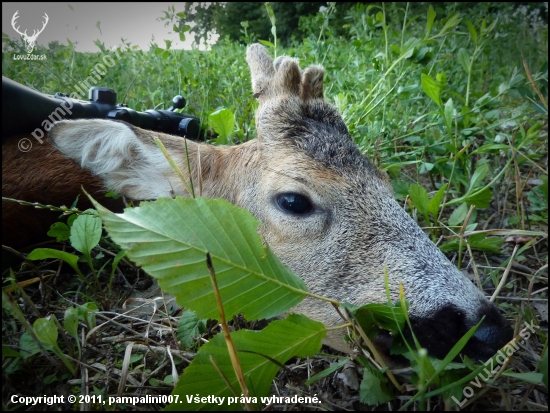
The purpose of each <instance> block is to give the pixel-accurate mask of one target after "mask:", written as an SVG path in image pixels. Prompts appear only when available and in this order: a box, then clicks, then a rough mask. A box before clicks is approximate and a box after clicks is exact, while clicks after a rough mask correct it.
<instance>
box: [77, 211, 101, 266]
mask: <svg viewBox="0 0 550 413" xmlns="http://www.w3.org/2000/svg"><path fill="white" fill-rule="evenodd" d="M70 239H71V245H72V246H73V248H74V249H75V250H77V251H80V252H81V253H83V254H84V255H85V256H86V257H89V256H90V251H91V250H92V249H93V248H94V247H95V246H97V244H99V240H100V239H101V220H100V219H99V217H97V216H93V215H80V216H79V217H78V218H77V219H75V220H74V222H73V225H72V226H71V238H70Z"/></svg>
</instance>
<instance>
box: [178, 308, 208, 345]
mask: <svg viewBox="0 0 550 413" xmlns="http://www.w3.org/2000/svg"><path fill="white" fill-rule="evenodd" d="M205 331H206V322H205V320H201V319H199V318H198V317H197V316H196V315H195V313H194V312H193V311H190V310H186V311H184V312H183V314H182V315H181V317H180V319H179V323H178V339H179V340H180V341H181V344H182V345H183V347H184V348H189V347H191V346H192V345H193V343H194V342H195V340H194V338H195V337H196V336H200V335H201V334H202V333H204V332H205Z"/></svg>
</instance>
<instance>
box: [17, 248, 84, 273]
mask: <svg viewBox="0 0 550 413" xmlns="http://www.w3.org/2000/svg"><path fill="white" fill-rule="evenodd" d="M48 258H57V259H60V260H63V261H64V262H66V263H67V264H69V265H70V266H71V267H72V268H73V270H75V271H76V273H77V274H79V275H80V276H81V277H84V275H83V274H82V273H81V272H80V269H79V268H78V256H76V255H74V254H70V253H68V252H64V251H59V250H54V249H52V248H35V249H34V250H32V251H31V253H30V254H29V255H27V259H29V260H32V261H37V260H46V259H48Z"/></svg>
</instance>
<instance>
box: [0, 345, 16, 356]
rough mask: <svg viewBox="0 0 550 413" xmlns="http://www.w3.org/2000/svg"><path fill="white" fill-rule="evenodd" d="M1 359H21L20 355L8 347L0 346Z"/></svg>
mask: <svg viewBox="0 0 550 413" xmlns="http://www.w3.org/2000/svg"><path fill="white" fill-rule="evenodd" d="M2 357H21V354H20V353H19V351H17V350H14V349H12V348H10V347H8V346H2Z"/></svg>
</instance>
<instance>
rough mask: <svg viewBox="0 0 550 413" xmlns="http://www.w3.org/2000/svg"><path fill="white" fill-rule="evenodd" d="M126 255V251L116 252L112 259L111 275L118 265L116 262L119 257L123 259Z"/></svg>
mask: <svg viewBox="0 0 550 413" xmlns="http://www.w3.org/2000/svg"><path fill="white" fill-rule="evenodd" d="M125 256H126V251H124V250H121V251H119V252H118V254H117V255H116V256H115V259H114V260H113V263H112V264H111V277H113V276H114V275H115V270H116V267H118V263H119V262H120V260H121V259H123V258H124V257H125Z"/></svg>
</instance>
